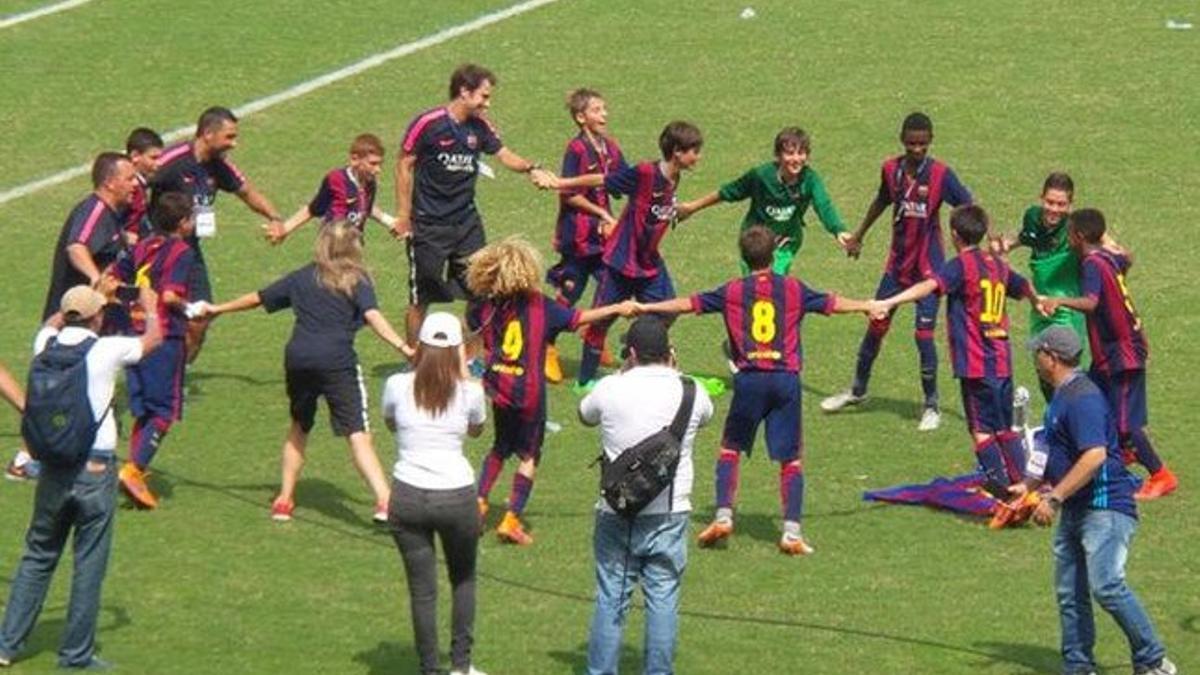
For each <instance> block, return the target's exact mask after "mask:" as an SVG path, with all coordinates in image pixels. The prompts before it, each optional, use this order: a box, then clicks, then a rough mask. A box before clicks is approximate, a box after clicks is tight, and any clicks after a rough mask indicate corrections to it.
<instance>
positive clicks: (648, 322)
mask: <svg viewBox="0 0 1200 675" xmlns="http://www.w3.org/2000/svg"><path fill="white" fill-rule="evenodd" d="M621 342H622V344H624V347H623V348H622V349H621V358H623V359H627V358H629V350H630V349H632V350H633V351H635V352H637V357H638V361H641V362H643V363H649V362H653V361H664V360H666V358H667V356H668V355H669V354H670V353H671V343H670V341H669V340H668V339H667V324H666V322H664V321H663V320H662V319H660V318H658V317H657V316H654V315H652V314H647V315H645V316H639V317H638V318H637V319H635V320H634V322H633V324H631V325H630V326H629V332H628V333H625V337H624V338H622V340H621Z"/></svg>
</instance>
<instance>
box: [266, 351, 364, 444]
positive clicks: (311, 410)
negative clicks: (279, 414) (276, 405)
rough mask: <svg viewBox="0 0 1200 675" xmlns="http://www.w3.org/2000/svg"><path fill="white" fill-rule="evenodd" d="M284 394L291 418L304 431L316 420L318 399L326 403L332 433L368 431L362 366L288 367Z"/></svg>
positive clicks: (346, 433)
mask: <svg viewBox="0 0 1200 675" xmlns="http://www.w3.org/2000/svg"><path fill="white" fill-rule="evenodd" d="M286 380H287V393H288V401H289V402H290V411H291V414H292V420H294V421H295V422H297V423H299V424H300V428H301V429H302V430H303V431H304V433H306V434H307V433H308V432H310V431H312V428H313V424H314V423H315V422H316V419H317V399H319V398H321V397H324V398H325V403H326V404H328V405H329V423H330V425H331V426H332V427H333V435H334V436H349V435H350V434H353V433H358V432H360V431H365V432H370V431H371V425H370V423H369V422H368V420H367V387H366V384H365V383H364V382H363V375H362V368H361V367H360V366H354V367H353V368H341V369H338V370H309V369H295V370H293V369H291V368H289V369H288V370H287V377H286Z"/></svg>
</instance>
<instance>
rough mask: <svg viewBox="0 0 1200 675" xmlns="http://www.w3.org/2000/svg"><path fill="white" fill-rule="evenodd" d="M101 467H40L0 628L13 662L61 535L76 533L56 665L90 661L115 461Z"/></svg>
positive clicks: (41, 598)
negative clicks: (68, 597) (95, 469)
mask: <svg viewBox="0 0 1200 675" xmlns="http://www.w3.org/2000/svg"><path fill="white" fill-rule="evenodd" d="M90 464H91V463H90V462H89V465H90ZM102 466H103V468H101V469H100V470H99V471H91V470H89V469H87V468H83V467H81V468H79V469H61V468H56V467H52V466H48V465H43V467H42V475H41V477H40V478H39V479H38V483H37V491H36V492H35V494H34V502H33V518H32V520H31V521H30V523H29V530H28V531H27V532H26V533H25V552H24V554H23V555H22V556H21V562H20V565H19V567H18V568H17V572H16V574H15V575H14V577H13V581H12V592H11V593H10V594H9V596H8V606H7V607H5V610H4V623H3V625H2V626H0V656H3V657H5V658H7V659H9V660H11V659H12V658H13V657H15V656H16V655H17V654H18V653H19V652H20V651H21V648H22V647H24V646H25V641H26V639H27V638H28V637H29V634H30V633H31V632H32V631H33V626H34V624H35V623H37V618H38V614H40V613H41V611H42V604H43V603H44V602H45V600H46V591H47V590H49V588H50V577H51V576H52V575H53V574H54V568H55V567H57V565H58V559H59V558H60V557H61V556H62V552H63V549H64V548H65V547H66V544H67V536H68V535H70V534H71V532H72V530H74V551H75V570H74V575H73V577H72V579H71V599H70V602H69V604H68V606H67V625H66V629H65V630H64V631H63V635H62V643H61V646H60V648H59V650H58V662H59V664H60V665H63V666H81V665H86V664H87V663H88V662H89V661H91V659H92V656H93V653H94V652H95V650H96V618H97V617H98V616H99V614H100V587H101V585H102V584H103V582H104V574H105V572H106V571H107V569H108V554H109V551H110V550H111V548H112V533H113V516H114V512H115V510H116V503H117V472H116V469H115V466H114V461H113V460H112V459H109V460H107V461H104V462H103V463H102Z"/></svg>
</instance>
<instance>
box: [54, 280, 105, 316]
mask: <svg viewBox="0 0 1200 675" xmlns="http://www.w3.org/2000/svg"><path fill="white" fill-rule="evenodd" d="M106 302H107V301H106V300H105V299H104V295H103V294H101V293H100V291H97V290H96V289H94V288H92V287H91V286H83V285H80V286H74V287H72V288H71V289H70V290H68V291H67V292H66V293H64V294H63V296H62V301H61V302H60V303H59V306H58V308H59V309H61V310H62V313H63V315H67V314H74V315H75V316H76V317H77V318H80V319H90V318H92V317H93V316H96V314H97V313H98V312H99V311H100V310H101V309H104V305H105V303H106Z"/></svg>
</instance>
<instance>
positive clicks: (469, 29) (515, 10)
mask: <svg viewBox="0 0 1200 675" xmlns="http://www.w3.org/2000/svg"><path fill="white" fill-rule="evenodd" d="M76 1H84V2H86V1H88V0H76ZM555 2H558V0H526V1H525V2H521V3H518V4H516V5H512V6H511V7H507V8H505V9H501V10H498V11H495V12H491V13H489V14H484V15H482V16H479V17H477V18H475V19H472V20H471V21H468V22H466V23H461V24H458V25H457V26H451V27H450V28H446V29H445V30H440V31H438V32H436V33H431V34H430V35H426V36H425V37H423V38H420V39H417V40H414V41H412V42H406V43H404V44H402V45H399V46H397V47H393V48H392V49H389V50H387V51H384V52H379V53H378V54H374V55H372V56H368V57H367V58H365V59H362V60H361V61H356V62H354V63H351V64H350V65H348V66H345V67H342V68H338V69H337V70H335V71H332V72H330V73H326V74H324V75H321V76H319V77H314V78H313V79H311V80H306V81H304V82H301V83H300V84H297V85H295V86H293V87H289V88H287V89H284V90H283V91H280V92H276V93H274V94H271V95H270V96H264V97H263V98H259V99H255V100H253V101H250V102H248V103H244V104H242V105H240V106H238V107H237V108H234V113H236V114H237V115H238V116H239V117H245V116H247V115H253V114H254V113H257V112H262V111H263V110H266V109H268V108H272V107H274V106H277V105H279V104H280V103H286V102H287V101H291V100H293V99H296V98H300V97H301V96H304V95H305V94H309V93H311V92H314V91H316V90H318V89H321V88H323V87H327V86H329V85H331V84H334V83H336V82H340V81H342V80H344V79H346V78H349V77H354V76H355V75H358V74H359V73H362V72H364V71H367V70H370V69H372V68H376V67H378V66H382V65H384V64H385V63H388V62H389V61H394V60H396V59H398V58H401V57H403V56H408V55H409V54H412V53H414V52H419V51H421V50H423V49H428V48H430V47H436V46H437V45H440V44H442V43H443V42H447V41H449V40H453V39H454V38H456V37H459V36H461V35H466V34H467V33H473V32H475V31H477V30H480V29H482V28H486V27H488V26H490V25H492V24H494V23H499V22H500V21H504V20H505V19H509V18H512V17H514V16H518V15H520V14H524V13H526V12H529V11H532V10H535V9H537V8H539V7H542V6H544V5H549V4H553V3H555ZM194 131H195V126H194V125H188V126H183V127H179V128H178V129H172V130H171V131H168V132H167V133H165V134H163V140H165V141H167V142H168V143H169V142H171V141H174V140H178V139H180V138H183V137H184V136H186V135H188V134H191V133H194ZM91 166H92V165H91V163H90V162H89V163H86V164H80V165H79V166H73V167H71V168H69V169H64V170H62V171H59V172H58V173H54V174H51V175H49V176H46V177H44V178H39V179H37V180H34V181H30V182H28V183H25V184H24V185H18V186H16V187H11V188H6V189H4V190H3V191H0V204H7V203H8V202H11V201H13V200H14V199H20V198H21V197H26V196H28V195H31V194H34V193H36V192H40V191H42V190H44V189H46V188H48V187H52V186H55V185H59V184H62V183H65V182H67V181H69V180H71V179H73V178H78V177H79V176H83V175H86V174H87V173H88V172H89V171H91Z"/></svg>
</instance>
